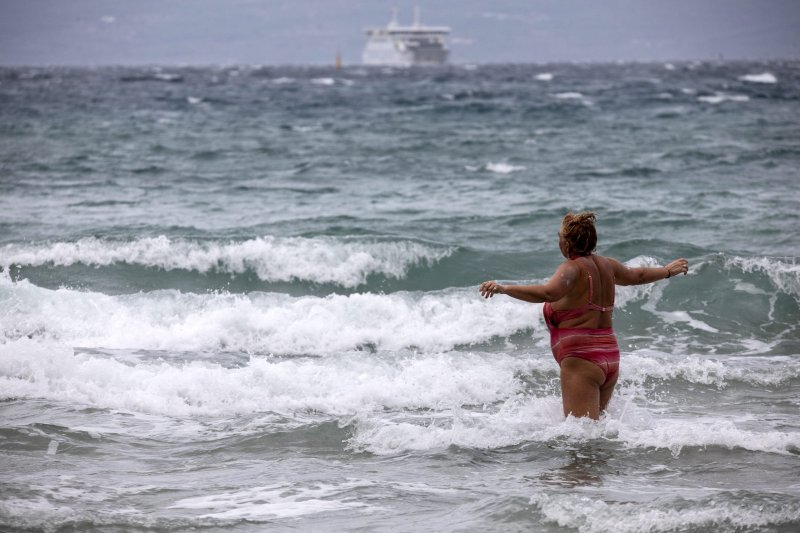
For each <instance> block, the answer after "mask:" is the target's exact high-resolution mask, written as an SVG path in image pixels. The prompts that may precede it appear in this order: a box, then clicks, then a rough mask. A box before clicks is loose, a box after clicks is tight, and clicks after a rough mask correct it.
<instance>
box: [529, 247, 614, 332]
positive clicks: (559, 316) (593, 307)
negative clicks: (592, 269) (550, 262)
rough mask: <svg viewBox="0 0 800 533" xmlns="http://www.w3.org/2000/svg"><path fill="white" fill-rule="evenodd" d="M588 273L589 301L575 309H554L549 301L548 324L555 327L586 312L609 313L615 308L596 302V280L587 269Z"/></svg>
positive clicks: (546, 317) (545, 309)
mask: <svg viewBox="0 0 800 533" xmlns="http://www.w3.org/2000/svg"><path fill="white" fill-rule="evenodd" d="M577 259H578V258H577V257H570V260H571V261H574V260H577ZM579 268H580V267H579ZM582 270H586V269H582ZM586 275H587V276H589V301H588V302H587V303H585V304H583V305H582V306H580V307H576V308H574V309H558V310H556V309H553V308H552V306H551V305H550V304H549V303H546V304H545V306H544V313H545V320H546V321H547V323H548V324H551V325H552V326H553V327H557V325H558V324H560V323H561V322H565V321H567V320H572V319H573V318H578V317H581V316H583V315H585V314H586V313H588V312H589V311H600V312H601V313H607V312H609V311H613V310H614V304H611V305H609V306H602V305H597V304H596V303H594V301H593V300H594V280H592V275H591V274H589V271H588V270H586Z"/></svg>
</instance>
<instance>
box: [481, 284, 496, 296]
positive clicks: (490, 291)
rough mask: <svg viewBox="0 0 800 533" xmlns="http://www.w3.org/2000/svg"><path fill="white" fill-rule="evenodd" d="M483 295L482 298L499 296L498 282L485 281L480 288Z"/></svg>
mask: <svg viewBox="0 0 800 533" xmlns="http://www.w3.org/2000/svg"><path fill="white" fill-rule="evenodd" d="M478 290H479V291H480V293H481V296H483V297H484V298H491V297H492V296H494V295H495V294H497V282H495V281H484V282H483V283H481V286H480V287H479V288H478Z"/></svg>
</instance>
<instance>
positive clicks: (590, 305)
mask: <svg viewBox="0 0 800 533" xmlns="http://www.w3.org/2000/svg"><path fill="white" fill-rule="evenodd" d="M586 275H587V276H589V303H588V304H586V306H585V309H591V310H593V311H600V312H601V313H605V312H606V311H611V310H612V309H614V304H611V305H609V306H605V307H604V306H602V305H597V304H596V303H594V302H593V301H592V300H594V298H593V292H594V285H593V283H592V275H591V274H589V272H586Z"/></svg>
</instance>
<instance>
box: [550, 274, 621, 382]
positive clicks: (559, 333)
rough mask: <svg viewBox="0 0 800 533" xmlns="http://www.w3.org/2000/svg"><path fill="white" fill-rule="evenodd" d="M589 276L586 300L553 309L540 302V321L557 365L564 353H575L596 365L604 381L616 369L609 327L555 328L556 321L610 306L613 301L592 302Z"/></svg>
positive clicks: (614, 342) (616, 356) (616, 353)
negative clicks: (585, 301) (541, 312)
mask: <svg viewBox="0 0 800 533" xmlns="http://www.w3.org/2000/svg"><path fill="white" fill-rule="evenodd" d="M587 275H588V276H589V302H588V303H587V304H586V305H583V306H581V307H578V308H576V309H564V310H561V311H556V310H555V309H553V307H552V306H551V305H550V303H549V302H547V303H545V304H544V308H543V312H544V321H545V323H546V324H547V329H549V330H550V348H551V349H552V350H553V357H555V360H556V362H557V363H558V364H559V366H560V365H561V361H563V360H564V359H565V358H567V357H577V358H579V359H584V360H586V361H591V362H592V363H594V364H596V365H597V366H599V367H600V368H601V369H602V370H603V372H604V373H605V376H606V379H605V381H604V382H603V384H604V385H605V384H606V383H608V381H609V380H611V379H613V378H614V377H615V376H616V375H617V373H618V372H619V345H618V344H617V337H616V335H614V329H613V328H594V329H591V328H559V327H558V324H560V323H561V322H564V321H565V320H571V319H573V318H577V317H579V316H582V315H584V314H586V313H587V312H588V311H600V312H602V313H606V312H611V311H613V310H614V305H613V304H612V305H610V306H608V307H603V306H600V305H597V304H596V303H594V302H592V296H593V295H592V293H593V286H592V275H591V274H589V273H588V272H587Z"/></svg>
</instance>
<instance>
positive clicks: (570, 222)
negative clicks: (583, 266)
mask: <svg viewBox="0 0 800 533" xmlns="http://www.w3.org/2000/svg"><path fill="white" fill-rule="evenodd" d="M595 219H596V217H595V216H594V213H592V212H591V211H584V212H583V213H578V214H575V213H567V214H566V215H565V216H564V220H563V221H562V222H561V236H562V237H564V241H565V242H566V244H567V255H569V256H570V257H574V256H579V257H580V256H586V255H590V254H591V253H592V252H593V251H594V249H595V247H596V246H597V230H596V229H595V227H594V221H595Z"/></svg>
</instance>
